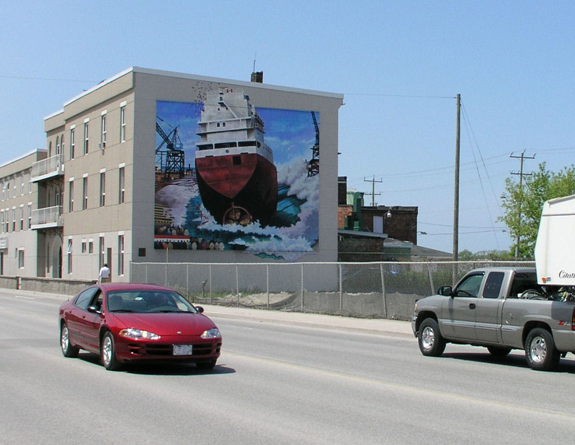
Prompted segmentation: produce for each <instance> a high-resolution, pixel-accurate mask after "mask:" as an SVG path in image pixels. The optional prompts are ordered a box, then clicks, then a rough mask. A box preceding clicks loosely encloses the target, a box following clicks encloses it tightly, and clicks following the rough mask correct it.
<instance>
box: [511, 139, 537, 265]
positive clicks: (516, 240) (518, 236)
mask: <svg viewBox="0 0 575 445" xmlns="http://www.w3.org/2000/svg"><path fill="white" fill-rule="evenodd" d="M510 157H511V158H514V159H520V160H521V161H520V164H519V165H520V168H519V172H511V174H512V175H519V202H518V203H517V237H516V239H515V260H518V259H519V243H520V242H521V235H520V233H521V204H522V201H523V176H531V175H532V174H533V173H523V161H524V160H525V159H535V155H533V156H525V150H523V153H521V155H520V156H514V155H513V153H511V156H510Z"/></svg>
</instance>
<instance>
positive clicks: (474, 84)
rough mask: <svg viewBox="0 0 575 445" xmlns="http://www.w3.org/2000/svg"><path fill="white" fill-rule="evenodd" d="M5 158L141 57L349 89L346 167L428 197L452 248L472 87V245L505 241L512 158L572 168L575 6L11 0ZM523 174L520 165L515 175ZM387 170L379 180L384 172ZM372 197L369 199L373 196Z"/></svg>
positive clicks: (219, 73)
mask: <svg viewBox="0 0 575 445" xmlns="http://www.w3.org/2000/svg"><path fill="white" fill-rule="evenodd" d="M0 10H1V12H2V27H0V50H1V54H2V58H3V60H4V63H3V64H2V66H1V67H0V101H1V102H0V134H1V137H0V163H3V162H6V161H9V160H11V159H13V158H15V157H17V156H20V155H22V154H24V153H27V152H29V151H31V150H33V149H35V148H43V147H44V146H45V135H44V127H43V119H44V117H46V116H47V115H49V114H51V113H53V112H55V111H58V110H60V109H61V108H62V105H63V103H64V102H66V101H67V100H69V99H71V98H72V97H74V96H76V95H77V94H79V93H81V92H82V91H83V90H84V89H88V88H90V87H92V86H94V85H95V84H97V83H98V82H100V81H101V80H104V79H106V78H108V77H111V76H113V75H115V74H117V73H119V72H121V71H123V70H125V69H126V68H129V67H131V66H141V67H145V68H151V69H160V70H168V71H176V72H183V73H192V74H198V75H205V76H214V77H221V78H228V79H237V80H246V81H247V80H249V78H250V74H251V72H252V69H253V64H254V59H256V70H257V71H263V72H264V82H265V83H268V84H273V85H282V86H289V87H295V88H305V89H312V90H320V91H326V92H333V93H341V94H344V95H345V100H344V101H345V105H344V106H343V107H342V108H341V109H340V114H339V151H340V152H341V155H340V157H339V174H340V175H344V176H347V177H348V184H349V187H350V188H354V189H356V190H359V191H363V192H366V193H371V190H372V188H371V186H372V183H371V182H367V181H369V180H371V179H373V178H375V180H376V181H378V182H376V183H375V193H376V196H375V197H374V199H375V202H376V203H378V204H380V205H391V206H418V207H419V230H420V231H423V232H426V233H427V235H420V237H419V244H421V245H424V246H427V247H432V248H436V249H441V250H445V251H451V249H452V223H453V176H454V175H453V165H454V157H455V155H454V150H455V126H456V125H455V122H456V101H455V96H456V95H457V94H461V98H462V105H463V107H462V120H461V168H462V171H461V198H460V199H461V211H460V241H459V247H460V250H463V249H469V250H471V251H479V250H492V249H497V250H500V249H501V250H503V249H508V248H509V246H510V245H511V240H510V238H509V236H508V235H507V233H505V232H503V230H504V229H505V227H504V226H502V224H501V223H496V219H497V217H498V216H500V215H501V208H500V201H501V200H500V196H501V194H502V193H503V190H504V181H505V178H507V177H510V176H511V172H517V171H518V170H519V160H518V159H514V158H511V157H510V155H511V154H512V153H514V154H515V155H519V154H521V153H522V152H525V155H526V156H533V155H535V159H534V160H529V161H526V162H525V172H526V173H528V172H530V171H535V170H536V169H537V165H538V164H539V163H541V162H546V163H547V166H548V168H549V169H550V170H552V171H558V170H560V169H561V168H562V167H565V166H570V165H572V164H573V163H574V161H573V159H574V155H575V138H574V136H575V135H574V125H573V124H574V122H573V120H574V117H575V113H574V111H575V110H574V107H575V58H574V57H573V49H572V47H573V42H575V26H574V23H575V2H572V1H567V0H565V1H548V2H542V1H530V0H523V1H517V0H498V1H495V0H493V1H490V0H465V1H462V0H456V1H441V0H438V1H423V0H422V1H411V0H389V1H375V0H373V1H363V0H356V1H353V2H350V1H345V2H344V1H340V0H332V1H322V0H320V1H300V0H293V1H291V2H279V1H267V2H264V1H261V0H258V1H251V0H244V1H241V2H239V1H212V2H207V1H201V2H199V1H192V0H186V1H170V0H165V1H150V0H138V1H136V0H132V1H118V0H115V1H109V0H101V1H98V2H86V1H81V2H80V1H59V0H53V1H50V2H41V1H28V0H20V1H16V2H7V1H4V2H2V7H1V8H0ZM513 177H514V178H515V179H517V176H513ZM379 181H381V182H379ZM371 199H372V197H371V196H369V195H366V196H365V201H366V203H367V204H371Z"/></svg>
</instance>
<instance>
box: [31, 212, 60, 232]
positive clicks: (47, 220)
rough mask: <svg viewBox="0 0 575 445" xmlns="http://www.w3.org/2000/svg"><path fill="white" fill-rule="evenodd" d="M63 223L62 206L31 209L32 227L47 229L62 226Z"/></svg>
mask: <svg viewBox="0 0 575 445" xmlns="http://www.w3.org/2000/svg"><path fill="white" fill-rule="evenodd" d="M63 225H64V221H63V218H62V206H54V207H44V208H43V209H38V210H32V229H35V230H38V229H47V228H51V227H62V226H63Z"/></svg>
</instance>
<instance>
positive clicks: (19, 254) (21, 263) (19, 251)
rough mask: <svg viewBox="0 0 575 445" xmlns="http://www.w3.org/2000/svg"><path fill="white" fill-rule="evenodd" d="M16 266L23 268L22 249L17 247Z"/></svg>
mask: <svg viewBox="0 0 575 445" xmlns="http://www.w3.org/2000/svg"><path fill="white" fill-rule="evenodd" d="M18 268H19V269H24V249H18Z"/></svg>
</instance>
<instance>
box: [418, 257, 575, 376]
mask: <svg viewBox="0 0 575 445" xmlns="http://www.w3.org/2000/svg"><path fill="white" fill-rule="evenodd" d="M572 290H573V289H572V288H552V287H544V286H540V285H538V284H537V276H536V272H535V268H512V267H497V268H485V269H476V270H473V271H471V272H469V273H468V274H466V275H465V276H464V277H463V278H462V279H461V280H460V281H459V282H458V283H457V285H456V286H455V287H454V288H452V287H451V286H443V287H440V288H439V290H438V292H437V293H438V295H433V296H431V297H427V298H423V299H421V300H419V301H417V303H416V304H415V313H414V315H413V318H412V321H411V325H412V329H413V332H414V334H415V336H416V337H417V339H418V342H419V349H420V350H421V352H422V353H423V355H427V356H440V355H441V354H442V353H443V351H444V350H445V346H446V343H460V344H469V345H474V346H483V347H487V349H488V350H489V352H490V353H491V354H493V355H496V356H504V355H507V354H509V352H510V351H511V350H512V349H524V350H525V356H526V358H527V363H528V364H529V366H530V367H531V368H532V369H536V370H552V369H554V368H556V367H557V365H558V363H559V359H560V357H561V356H563V357H564V356H565V355H566V354H567V352H575V302H574V300H575V294H573V293H572V292H571V291H572Z"/></svg>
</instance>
